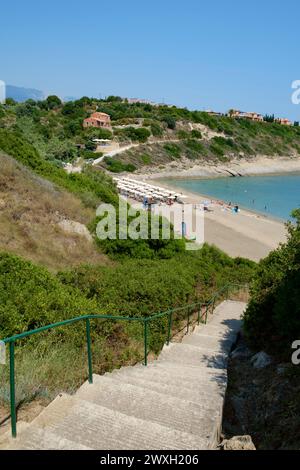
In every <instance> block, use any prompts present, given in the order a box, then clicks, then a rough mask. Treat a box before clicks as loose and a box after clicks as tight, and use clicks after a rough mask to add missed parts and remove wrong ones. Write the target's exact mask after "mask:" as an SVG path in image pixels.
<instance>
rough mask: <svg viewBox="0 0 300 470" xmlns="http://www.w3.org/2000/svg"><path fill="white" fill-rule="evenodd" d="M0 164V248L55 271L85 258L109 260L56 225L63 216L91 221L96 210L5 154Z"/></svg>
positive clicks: (80, 221) (100, 260)
mask: <svg viewBox="0 0 300 470" xmlns="http://www.w3.org/2000/svg"><path fill="white" fill-rule="evenodd" d="M0 165H1V174H0V188H1V192H0V205H1V218H0V250H6V251H9V252H12V253H16V254H18V255H20V256H23V257H24V258H26V259H29V260H32V261H34V262H35V263H38V264H40V265H43V266H47V267H48V268H49V269H50V270H52V271H57V270H60V269H65V268H67V267H73V266H77V265H79V264H82V263H98V264H107V263H109V260H108V258H107V257H106V256H105V255H104V254H102V253H101V252H100V251H99V249H98V248H97V247H96V245H95V244H94V242H90V241H87V239H86V238H85V237H83V236H80V235H77V234H76V233H67V232H65V231H64V230H62V229H61V228H60V227H59V225H58V223H59V221H60V220H64V219H67V220H73V221H76V222H79V223H80V224H83V225H88V224H89V223H90V221H91V220H92V219H93V218H94V215H95V214H94V211H93V210H92V209H90V208H88V207H85V206H84V205H83V203H82V201H81V200H80V199H79V198H77V197H76V196H75V195H73V194H72V193H69V192H67V191H65V190H60V189H58V188H56V187H55V186H54V185H53V184H52V183H50V182H49V181H47V180H45V179H43V178H40V177H38V176H35V175H34V174H33V173H32V172H30V171H28V170H27V169H26V168H25V167H23V165H21V164H19V163H17V162H16V161H15V160H14V159H12V158H10V157H8V156H6V155H4V154H1V153H0Z"/></svg>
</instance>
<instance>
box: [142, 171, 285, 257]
mask: <svg viewBox="0 0 300 470" xmlns="http://www.w3.org/2000/svg"><path fill="white" fill-rule="evenodd" d="M135 179H137V180H142V178H141V177H139V178H137V177H136V178H135ZM147 182H148V183H149V184H154V185H157V183H158V181H157V179H156V178H154V179H153V181H151V179H150V178H148V179H147ZM159 185H160V186H161V187H162V188H165V189H169V190H172V191H176V192H177V193H179V194H180V193H181V194H183V195H185V196H186V198H185V199H184V202H185V203H189V204H196V205H197V204H201V202H203V200H209V201H211V204H210V205H209V207H210V211H207V212H206V211H205V213H204V240H205V242H206V243H209V244H211V245H215V246H217V247H218V248H220V249H221V250H222V251H224V252H225V253H227V254H228V255H230V256H232V257H234V258H235V257H243V258H248V259H250V260H253V261H256V262H258V261H259V260H260V259H262V258H264V257H266V256H267V255H268V254H269V253H270V251H272V250H274V249H276V248H277V247H278V246H279V244H280V243H283V242H285V241H286V235H287V233H286V228H285V224H284V221H281V220H278V219H276V218H275V217H270V216H269V214H268V215H264V214H261V213H259V212H256V211H252V210H249V209H247V208H243V207H242V206H239V207H240V211H239V212H238V214H234V213H232V211H231V210H230V209H228V204H227V203H226V202H225V201H221V200H220V199H217V198H215V197H212V196H209V195H205V194H199V193H193V192H191V191H185V190H184V189H183V188H178V187H177V186H172V185H171V184H170V183H169V182H168V183H166V182H164V181H160V182H159Z"/></svg>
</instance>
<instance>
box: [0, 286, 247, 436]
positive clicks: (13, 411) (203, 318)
mask: <svg viewBox="0 0 300 470" xmlns="http://www.w3.org/2000/svg"><path fill="white" fill-rule="evenodd" d="M242 287H246V286H245V285H244V284H226V285H225V286H223V287H222V288H221V289H220V290H219V291H217V292H216V293H215V294H214V295H213V297H212V298H211V299H210V300H208V301H206V302H196V303H193V304H188V305H185V306H183V307H178V308H173V309H171V310H167V311H165V312H160V313H156V314H153V315H151V316H149V317H123V316H113V315H83V316H80V317H76V318H71V319H69V320H64V321H60V322H57V323H52V324H50V325H46V326H42V327H40V328H36V329H35V330H30V331H26V332H24V333H20V334H17V335H14V336H11V337H9V338H5V339H3V340H2V343H5V344H8V345H9V384H10V385H9V386H10V417H11V434H12V436H13V437H16V436H17V407H16V388H15V343H16V341H18V340H20V339H23V338H27V337H28V336H32V335H35V334H38V333H41V332H43V331H47V330H51V329H53V328H57V327H61V326H66V325H70V324H73V323H77V322H80V321H85V324H86V343H87V360H88V380H89V383H93V363H92V346H91V327H90V320H93V319H101V320H115V321H129V322H139V323H142V324H143V327H144V332H143V334H144V365H145V366H147V364H148V353H149V350H148V340H149V324H150V322H153V321H154V320H157V319H159V318H164V317H167V318H168V331H167V339H166V344H169V343H170V341H171V339H172V337H173V336H174V335H173V336H172V326H173V320H174V314H176V313H178V312H184V311H185V310H187V324H186V326H184V328H183V329H185V328H186V332H187V333H188V332H189V329H190V326H191V324H193V323H194V324H195V323H197V324H198V325H199V324H200V322H203V323H206V322H207V318H208V315H209V313H211V314H213V311H214V308H215V303H216V300H217V299H218V298H220V297H222V296H223V297H224V298H226V299H228V298H229V294H230V291H231V289H238V290H240V289H241V288H242ZM203 308H204V312H203V311H202V310H203ZM195 313H196V314H197V316H196V320H194V322H193V316H195ZM183 329H182V330H183ZM182 330H176V332H175V334H178V333H179V332H181V331H182Z"/></svg>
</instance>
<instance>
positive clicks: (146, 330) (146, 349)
mask: <svg viewBox="0 0 300 470" xmlns="http://www.w3.org/2000/svg"><path fill="white" fill-rule="evenodd" d="M147 364H148V320H147V319H145V320H144V366H147Z"/></svg>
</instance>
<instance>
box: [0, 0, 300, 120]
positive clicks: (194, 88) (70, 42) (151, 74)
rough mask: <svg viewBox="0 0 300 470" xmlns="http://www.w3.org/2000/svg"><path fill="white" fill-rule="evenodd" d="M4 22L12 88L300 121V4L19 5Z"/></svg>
mask: <svg viewBox="0 0 300 470" xmlns="http://www.w3.org/2000/svg"><path fill="white" fill-rule="evenodd" d="M0 18H1V27H0V45H1V47H0V80H4V81H5V82H6V83H8V84H10V85H16V86H24V87H28V88H37V89H40V90H43V91H45V92H46V93H47V94H48V93H51V94H52V93H54V94H57V95H59V96H61V97H66V96H75V97H81V96H83V95H85V96H94V97H96V98H104V97H105V96H108V95H118V96H123V97H138V98H145V99H149V100H153V101H156V102H165V103H170V104H175V105H178V106H182V107H188V108H190V109H200V110H201V109H202V110H203V109H213V110H217V111H222V112H224V111H227V110H228V109H230V108H236V109H240V110H242V111H257V112H261V113H262V114H265V113H268V114H273V113H275V115H276V116H280V117H288V118H290V119H293V120H300V104H299V105H295V104H292V101H291V96H292V92H293V90H292V88H291V84H292V82H293V81H294V80H300V61H299V56H300V42H299V22H300V2H299V0H285V1H284V2H282V0H260V1H258V0H251V1H250V2H246V1H243V0H213V1H207V0H206V1H202V0H185V1H182V0H181V1H179V0H151V2H150V1H143V0H127V1H124V0H113V1H112V0H111V1H109V0H106V1H103V0H88V1H83V0H81V1H78V0H59V1H58V0H52V1H48V0H44V1H36V0H27V1H26V2H25V1H24V0H21V1H18V0H17V1H16V0H10V1H9V2H5V3H4V2H1V5H0Z"/></svg>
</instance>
